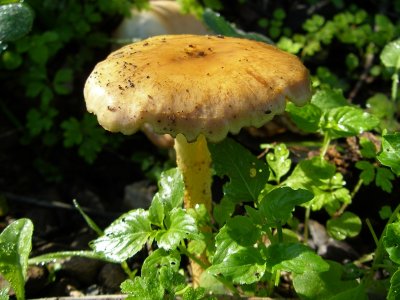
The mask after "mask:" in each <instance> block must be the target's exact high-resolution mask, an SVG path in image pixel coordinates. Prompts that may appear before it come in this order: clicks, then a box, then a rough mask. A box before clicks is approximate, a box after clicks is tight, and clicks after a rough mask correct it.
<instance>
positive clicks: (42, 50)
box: [28, 43, 49, 65]
mask: <svg viewBox="0 0 400 300" xmlns="http://www.w3.org/2000/svg"><path fill="white" fill-rule="evenodd" d="M28 54H29V57H30V58H31V59H32V61H33V62H35V63H37V64H38V65H45V64H46V63H47V60H48V59H49V48H48V47H47V45H45V44H41V43H38V44H35V45H33V46H31V47H30V48H29V50H28Z"/></svg>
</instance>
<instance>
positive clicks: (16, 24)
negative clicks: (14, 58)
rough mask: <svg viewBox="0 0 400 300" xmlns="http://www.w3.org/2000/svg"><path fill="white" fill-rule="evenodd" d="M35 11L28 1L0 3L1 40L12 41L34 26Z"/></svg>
mask: <svg viewBox="0 0 400 300" xmlns="http://www.w3.org/2000/svg"><path fill="white" fill-rule="evenodd" d="M33 18H34V12H33V10H32V9H31V8H30V6H28V5H27V4H26V3H10V4H5V5H0V41H4V42H11V41H15V40H17V39H19V38H21V37H23V36H24V35H26V34H27V33H28V32H29V31H30V30H31V28H32V24H33Z"/></svg>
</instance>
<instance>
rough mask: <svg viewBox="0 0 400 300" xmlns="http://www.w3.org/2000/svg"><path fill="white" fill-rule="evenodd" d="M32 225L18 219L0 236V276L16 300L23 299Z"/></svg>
mask: <svg viewBox="0 0 400 300" xmlns="http://www.w3.org/2000/svg"><path fill="white" fill-rule="evenodd" d="M32 233H33V224H32V222H31V221H30V220H29V219H19V220H17V221H14V222H13V223H11V224H10V225H8V226H7V227H6V228H5V229H4V230H3V232H2V233H1V234H0V274H2V275H3V277H4V278H5V279H6V280H7V281H8V282H9V283H10V284H11V286H12V288H13V289H14V291H15V294H16V296H17V299H18V300H23V299H25V289H24V286H25V278H26V271H27V268H28V257H29V254H30V252H31V249H32Z"/></svg>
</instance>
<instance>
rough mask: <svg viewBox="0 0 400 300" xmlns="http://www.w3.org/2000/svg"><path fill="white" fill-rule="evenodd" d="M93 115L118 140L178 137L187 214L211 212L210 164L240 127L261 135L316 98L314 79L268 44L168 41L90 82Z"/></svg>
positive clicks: (121, 54) (123, 57)
mask: <svg viewBox="0 0 400 300" xmlns="http://www.w3.org/2000/svg"><path fill="white" fill-rule="evenodd" d="M84 96H85V100H86V106H87V109H88V111H89V112H92V113H94V114H96V115H97V118H98V121H99V123H100V124H101V125H102V126H103V127H104V128H105V129H107V130H109V131H112V132H122V133H123V134H133V133H135V132H136V131H138V130H139V129H140V128H141V127H143V126H150V127H151V128H152V129H153V130H154V132H156V133H158V134H166V133H168V134H170V135H171V136H173V137H175V150H176V157H177V165H178V168H179V169H180V171H181V172H182V174H183V180H184V182H185V198H184V205H185V207H186V208H190V207H195V206H196V205H198V204H204V205H205V207H206V208H207V210H208V211H209V212H211V208H212V207H211V170H210V165H211V156H210V153H209V151H208V147H207V141H211V142H218V141H221V140H222V139H224V138H225V137H226V135H227V134H228V132H231V133H238V132H239V130H240V129H241V128H242V127H245V126H255V127H260V126H262V125H263V124H265V123H266V122H268V121H269V120H271V119H272V118H273V116H274V115H275V114H279V113H282V112H284V109H285V104H286V100H287V99H289V100H291V101H293V102H294V103H296V104H297V105H303V104H305V103H306V102H307V101H308V100H309V99H310V97H311V89H310V80H309V73H308V71H307V69H306V68H305V67H304V65H303V64H302V63H301V61H300V60H299V59H298V58H297V57H296V56H294V55H291V54H288V53H286V52H283V51H281V50H279V49H278V48H276V47H274V46H271V45H267V44H265V43H261V42H256V41H252V40H246V39H241V38H231V37H224V36H198V35H164V36H155V37H152V38H149V39H146V40H143V41H140V42H136V43H133V44H130V45H127V46H125V47H123V48H120V49H119V50H117V51H115V52H113V53H111V54H110V55H109V56H108V57H107V59H105V60H104V61H102V62H100V63H98V64H97V65H96V67H95V68H94V70H93V72H92V73H91V74H90V76H89V78H88V79H87V82H86V85H85V89H84Z"/></svg>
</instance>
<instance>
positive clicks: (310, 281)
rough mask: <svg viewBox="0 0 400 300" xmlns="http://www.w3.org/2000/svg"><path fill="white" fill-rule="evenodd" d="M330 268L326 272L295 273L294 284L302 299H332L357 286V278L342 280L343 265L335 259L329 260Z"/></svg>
mask: <svg viewBox="0 0 400 300" xmlns="http://www.w3.org/2000/svg"><path fill="white" fill-rule="evenodd" d="M327 263H328V264H329V269H328V270H326V271H324V272H310V271H307V272H304V273H302V274H293V286H294V288H295V290H296V293H297V294H298V295H299V296H300V298H301V299H305V300H319V299H320V300H323V299H331V297H333V296H335V295H337V294H338V293H340V292H344V291H346V290H349V289H353V288H355V287H357V285H358V283H357V281H356V280H342V275H343V267H342V265H341V264H339V263H337V262H333V261H327Z"/></svg>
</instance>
